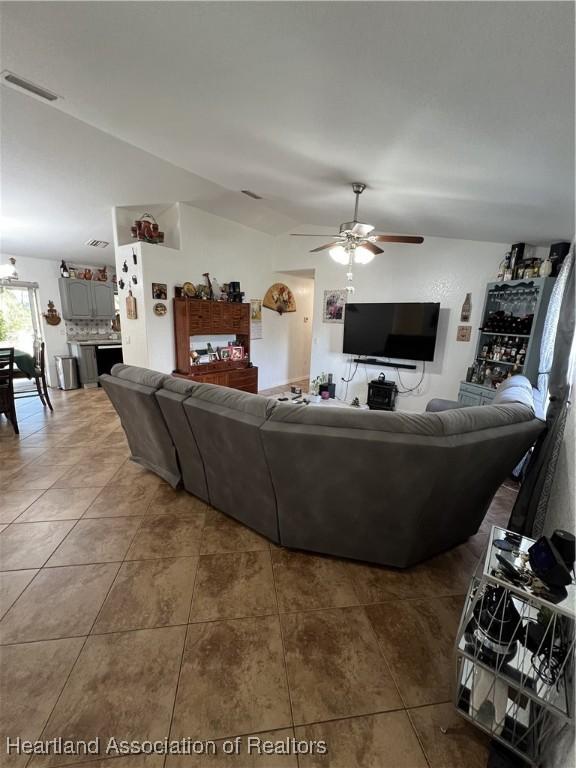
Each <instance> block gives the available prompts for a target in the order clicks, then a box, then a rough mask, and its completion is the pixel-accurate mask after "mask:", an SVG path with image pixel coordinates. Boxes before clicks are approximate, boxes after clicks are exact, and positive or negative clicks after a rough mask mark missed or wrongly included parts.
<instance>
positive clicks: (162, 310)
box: [152, 301, 168, 317]
mask: <svg viewBox="0 0 576 768" xmlns="http://www.w3.org/2000/svg"><path fill="white" fill-rule="evenodd" d="M152 311H153V312H154V314H155V315H156V316H157V317H164V315H165V314H166V312H168V307H167V306H166V304H163V303H162V302H161V301H157V302H156V304H154V306H153V307H152Z"/></svg>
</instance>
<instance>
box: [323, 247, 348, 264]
mask: <svg viewBox="0 0 576 768" xmlns="http://www.w3.org/2000/svg"><path fill="white" fill-rule="evenodd" d="M328 253H329V254H330V258H331V259H333V260H334V261H335V262H337V263H338V264H348V261H349V256H348V252H347V251H346V249H345V248H343V247H342V246H341V245H335V246H334V247H333V248H330V250H329V251H328Z"/></svg>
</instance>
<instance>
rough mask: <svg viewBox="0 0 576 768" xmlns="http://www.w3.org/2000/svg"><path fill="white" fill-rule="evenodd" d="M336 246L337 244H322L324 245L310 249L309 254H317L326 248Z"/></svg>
mask: <svg viewBox="0 0 576 768" xmlns="http://www.w3.org/2000/svg"><path fill="white" fill-rule="evenodd" d="M336 245H338V243H324V245H319V246H318V248H312V250H311V251H310V253H318V251H325V250H326V248H334V246H336Z"/></svg>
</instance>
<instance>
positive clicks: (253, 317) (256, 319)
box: [250, 299, 262, 339]
mask: <svg viewBox="0 0 576 768" xmlns="http://www.w3.org/2000/svg"><path fill="white" fill-rule="evenodd" d="M250 338H251V339H261V338H262V299H250Z"/></svg>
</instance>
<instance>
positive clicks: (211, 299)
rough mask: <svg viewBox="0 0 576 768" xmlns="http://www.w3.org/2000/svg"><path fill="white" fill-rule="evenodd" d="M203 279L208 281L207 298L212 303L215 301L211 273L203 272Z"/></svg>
mask: <svg viewBox="0 0 576 768" xmlns="http://www.w3.org/2000/svg"><path fill="white" fill-rule="evenodd" d="M202 277H204V278H205V279H206V288H207V289H208V296H207V298H208V299H209V300H210V301H214V291H213V290H212V283H211V282H210V273H209V272H203V273H202Z"/></svg>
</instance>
